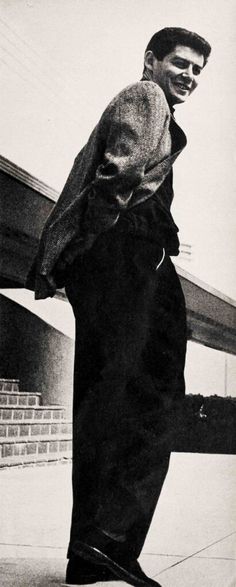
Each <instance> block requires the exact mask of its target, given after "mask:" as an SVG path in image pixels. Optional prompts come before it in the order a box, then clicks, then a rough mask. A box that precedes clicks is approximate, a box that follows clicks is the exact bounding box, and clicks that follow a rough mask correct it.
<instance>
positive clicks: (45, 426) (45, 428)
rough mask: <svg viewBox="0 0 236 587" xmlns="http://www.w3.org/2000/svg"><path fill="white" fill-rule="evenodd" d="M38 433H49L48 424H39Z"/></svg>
mask: <svg viewBox="0 0 236 587" xmlns="http://www.w3.org/2000/svg"><path fill="white" fill-rule="evenodd" d="M40 434H49V424H41V426H40Z"/></svg>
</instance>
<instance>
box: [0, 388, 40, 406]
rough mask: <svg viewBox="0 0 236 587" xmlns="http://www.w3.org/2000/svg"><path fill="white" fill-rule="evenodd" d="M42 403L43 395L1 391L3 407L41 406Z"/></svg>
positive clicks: (0, 398) (0, 404)
mask: <svg viewBox="0 0 236 587" xmlns="http://www.w3.org/2000/svg"><path fill="white" fill-rule="evenodd" d="M40 403H41V393H31V392H28V391H1V390H0V406H2V407H7V406H11V407H18V406H39V405H40Z"/></svg>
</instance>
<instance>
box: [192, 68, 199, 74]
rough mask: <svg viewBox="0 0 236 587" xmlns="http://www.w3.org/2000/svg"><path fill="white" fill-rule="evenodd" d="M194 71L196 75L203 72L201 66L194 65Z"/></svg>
mask: <svg viewBox="0 0 236 587" xmlns="http://www.w3.org/2000/svg"><path fill="white" fill-rule="evenodd" d="M193 73H194V75H200V73H201V68H200V67H194V68H193Z"/></svg>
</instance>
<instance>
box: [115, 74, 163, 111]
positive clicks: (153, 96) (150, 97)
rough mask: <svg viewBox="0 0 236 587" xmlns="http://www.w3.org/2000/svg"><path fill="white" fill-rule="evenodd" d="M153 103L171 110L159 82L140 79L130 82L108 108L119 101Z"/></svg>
mask: <svg viewBox="0 0 236 587" xmlns="http://www.w3.org/2000/svg"><path fill="white" fill-rule="evenodd" d="M139 100H142V101H144V102H146V103H150V104H153V105H155V106H157V107H159V108H160V107H161V108H163V109H165V110H166V112H169V111H170V109H169V106H168V103H167V100H166V97H165V94H164V92H163V90H162V89H161V88H160V86H159V85H158V84H156V83H155V82H153V81H149V80H140V81H138V82H134V83H132V84H129V85H128V86H126V87H125V88H123V89H122V90H121V91H120V92H119V93H118V94H117V95H116V96H115V97H114V98H113V100H111V102H110V103H109V105H108V108H110V107H113V106H114V105H116V104H117V103H118V102H119V103H121V102H127V101H134V102H135V101H139Z"/></svg>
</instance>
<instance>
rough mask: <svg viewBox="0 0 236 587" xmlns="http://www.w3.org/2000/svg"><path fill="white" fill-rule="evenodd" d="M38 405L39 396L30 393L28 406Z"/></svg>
mask: <svg viewBox="0 0 236 587" xmlns="http://www.w3.org/2000/svg"><path fill="white" fill-rule="evenodd" d="M36 405H37V397H35V396H33V395H30V396H29V397H28V406H36Z"/></svg>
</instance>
